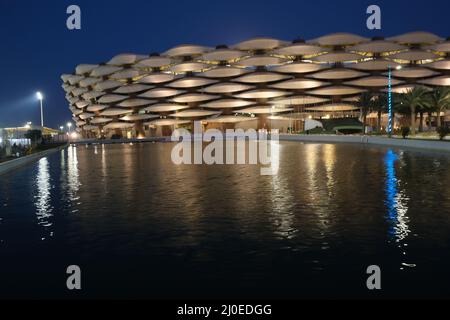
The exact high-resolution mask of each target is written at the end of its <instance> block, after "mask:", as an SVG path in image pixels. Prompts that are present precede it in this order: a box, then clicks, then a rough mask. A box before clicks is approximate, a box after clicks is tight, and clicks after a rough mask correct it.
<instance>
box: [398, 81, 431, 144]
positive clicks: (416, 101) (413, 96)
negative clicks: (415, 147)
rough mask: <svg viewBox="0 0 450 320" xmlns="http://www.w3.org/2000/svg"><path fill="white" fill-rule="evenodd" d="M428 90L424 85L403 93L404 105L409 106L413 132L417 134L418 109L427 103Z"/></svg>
mask: <svg viewBox="0 0 450 320" xmlns="http://www.w3.org/2000/svg"><path fill="white" fill-rule="evenodd" d="M427 92H428V90H427V89H426V88H424V87H414V88H413V89H412V90H411V89H410V90H408V91H407V92H406V93H404V94H402V95H401V100H402V102H403V104H404V105H406V106H409V110H410V114H411V134H412V135H413V136H414V135H415V134H416V111H417V109H418V108H421V107H423V106H425V105H426V103H427V101H426V94H427Z"/></svg>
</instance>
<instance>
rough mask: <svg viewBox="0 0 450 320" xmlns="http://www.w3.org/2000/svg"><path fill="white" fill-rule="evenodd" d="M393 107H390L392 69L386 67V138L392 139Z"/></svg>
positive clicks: (398, 67)
mask: <svg viewBox="0 0 450 320" xmlns="http://www.w3.org/2000/svg"><path fill="white" fill-rule="evenodd" d="M401 68H402V66H397V67H396V68H395V69H397V70H400V69H401ZM393 118H394V117H393V107H392V67H391V65H389V66H388V136H389V138H391V137H392V129H393V126H394V123H393V122H394V119H393Z"/></svg>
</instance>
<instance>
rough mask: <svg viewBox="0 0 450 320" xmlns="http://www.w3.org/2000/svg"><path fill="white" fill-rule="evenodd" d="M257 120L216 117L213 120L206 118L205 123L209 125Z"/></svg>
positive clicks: (240, 117) (238, 117) (230, 116)
mask: <svg viewBox="0 0 450 320" xmlns="http://www.w3.org/2000/svg"><path fill="white" fill-rule="evenodd" d="M252 120H257V119H256V118H252V117H244V116H232V115H228V116H218V117H215V118H207V119H205V121H207V122H211V123H239V122H243V121H252Z"/></svg>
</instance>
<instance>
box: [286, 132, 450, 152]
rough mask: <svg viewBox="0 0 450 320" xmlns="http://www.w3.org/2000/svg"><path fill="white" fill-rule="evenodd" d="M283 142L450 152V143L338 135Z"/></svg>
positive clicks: (288, 137)
mask: <svg viewBox="0 0 450 320" xmlns="http://www.w3.org/2000/svg"><path fill="white" fill-rule="evenodd" d="M280 140H282V141H300V142H319V143H359V144H373V145H383V146H388V147H404V148H415V149H422V150H430V151H444V152H450V142H448V141H437V140H436V141H435V140H419V139H400V138H387V137H377V136H337V135H289V134H282V135H280Z"/></svg>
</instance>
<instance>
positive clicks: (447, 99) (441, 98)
mask: <svg viewBox="0 0 450 320" xmlns="http://www.w3.org/2000/svg"><path fill="white" fill-rule="evenodd" d="M427 103H428V106H429V108H430V109H431V110H433V111H435V112H436V113H437V117H436V126H437V127H438V128H439V127H440V126H441V112H444V111H445V110H446V109H449V108H450V88H449V87H437V88H435V89H434V90H433V91H432V92H430V94H429V95H428V101H427Z"/></svg>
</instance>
